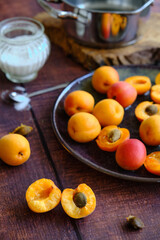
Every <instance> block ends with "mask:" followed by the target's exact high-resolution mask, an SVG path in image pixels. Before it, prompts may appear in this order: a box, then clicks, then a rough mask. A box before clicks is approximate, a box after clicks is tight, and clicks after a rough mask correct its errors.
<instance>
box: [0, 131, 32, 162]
mask: <svg viewBox="0 0 160 240" xmlns="http://www.w3.org/2000/svg"><path fill="white" fill-rule="evenodd" d="M30 153H31V150H30V144H29V142H28V140H27V139H26V138H25V137H24V136H22V135H20V134H14V133H10V134H7V135H5V136H3V137H2V138H1V139H0V158H1V159H2V161H3V162H5V163H7V164H8V165H11V166H18V165H21V164H23V163H24V162H26V161H27V160H28V158H29V157H30Z"/></svg>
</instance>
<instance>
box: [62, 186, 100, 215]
mask: <svg viewBox="0 0 160 240" xmlns="http://www.w3.org/2000/svg"><path fill="white" fill-rule="evenodd" d="M61 204H62V207H63V210H64V211H65V212H66V214H67V215H68V216H70V217H71V218H75V219H78V218H84V217H87V216H88V215H90V214H91V213H92V212H93V211H94V210H95V207H96V197H95V194H94V192H93V191H92V189H91V188H90V187H89V186H88V185H86V184H85V183H82V184H80V185H79V186H78V187H77V188H76V189H71V188H66V189H64V190H63V192H62V197H61Z"/></svg>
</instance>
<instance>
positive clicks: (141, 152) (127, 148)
mask: <svg viewBox="0 0 160 240" xmlns="http://www.w3.org/2000/svg"><path fill="white" fill-rule="evenodd" d="M146 154H147V151H146V147H145V145H144V144H143V143H142V142H141V141H140V140H138V139H133V138H132V139H128V140H126V141H124V142H123V143H121V144H120V145H119V146H118V148H117V151H116V162H117V164H118V165H119V166H120V167H121V168H123V169H125V170H137V169H138V168H140V167H141V166H142V165H143V163H144V161H145V159H146Z"/></svg>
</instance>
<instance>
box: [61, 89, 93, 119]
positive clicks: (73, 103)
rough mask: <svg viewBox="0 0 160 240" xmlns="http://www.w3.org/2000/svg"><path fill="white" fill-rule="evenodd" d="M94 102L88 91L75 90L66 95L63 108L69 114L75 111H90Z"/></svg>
mask: <svg viewBox="0 0 160 240" xmlns="http://www.w3.org/2000/svg"><path fill="white" fill-rule="evenodd" d="M94 102H95V101H94V97H93V96H92V95H91V94H90V93H89V92H86V91H83V90H77V91H73V92H71V93H69V94H68V95H67V97H66V98H65V100H64V109H65V112H66V113H67V114H68V115H69V116H72V115H73V114H75V113H77V112H89V113H91V112H92V110H93V107H94Z"/></svg>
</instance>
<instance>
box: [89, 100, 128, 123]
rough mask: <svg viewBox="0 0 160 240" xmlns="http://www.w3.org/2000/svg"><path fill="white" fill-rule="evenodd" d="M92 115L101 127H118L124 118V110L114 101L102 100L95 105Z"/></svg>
mask: <svg viewBox="0 0 160 240" xmlns="http://www.w3.org/2000/svg"><path fill="white" fill-rule="evenodd" d="M93 115H94V116H95V117H96V118H97V119H98V121H99V122H100V124H101V126H103V127H105V126H108V125H119V124H120V123H121V122H122V120H123V117H124V108H123V107H122V106H121V105H120V104H119V103H118V102H117V101H116V100H114V99H103V100H101V101H99V102H98V103H97V104H96V105H95V107H94V109H93Z"/></svg>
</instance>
